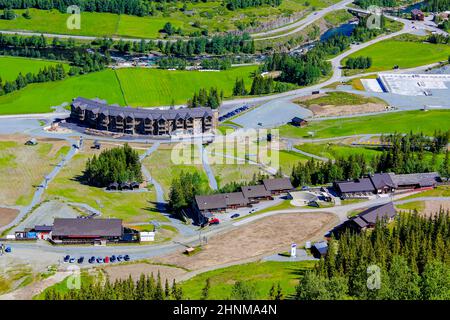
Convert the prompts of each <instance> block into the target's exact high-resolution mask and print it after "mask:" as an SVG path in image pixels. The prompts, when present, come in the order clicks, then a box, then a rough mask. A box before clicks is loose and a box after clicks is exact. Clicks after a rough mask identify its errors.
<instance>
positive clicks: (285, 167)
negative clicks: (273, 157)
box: [279, 150, 310, 175]
mask: <svg viewBox="0 0 450 320" xmlns="http://www.w3.org/2000/svg"><path fill="white" fill-rule="evenodd" d="M309 159H310V158H309V157H307V156H304V155H302V154H300V153H297V152H295V151H286V150H281V151H280V152H279V161H280V168H281V171H282V172H283V173H284V174H287V175H290V174H291V172H292V167H293V166H294V165H297V164H298V163H299V162H306V161H308V160H309Z"/></svg>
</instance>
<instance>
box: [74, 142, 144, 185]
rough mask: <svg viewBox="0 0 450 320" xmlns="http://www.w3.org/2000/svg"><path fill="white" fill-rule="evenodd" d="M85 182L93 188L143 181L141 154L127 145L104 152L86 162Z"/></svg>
mask: <svg viewBox="0 0 450 320" xmlns="http://www.w3.org/2000/svg"><path fill="white" fill-rule="evenodd" d="M83 180H84V181H86V182H87V183H88V184H89V185H91V186H96V187H107V186H108V185H109V184H111V183H113V182H117V183H123V182H138V183H141V182H142V181H143V178H142V172H141V163H140V161H139V154H138V153H137V152H136V151H135V150H133V149H132V148H131V147H130V146H129V145H128V144H127V143H126V144H125V145H124V146H123V147H117V148H112V149H108V150H103V151H102V152H101V153H100V154H99V156H97V155H94V156H93V157H92V158H90V159H88V160H87V162H86V167H85V170H84V172H83Z"/></svg>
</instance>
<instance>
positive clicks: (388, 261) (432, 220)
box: [296, 210, 450, 300]
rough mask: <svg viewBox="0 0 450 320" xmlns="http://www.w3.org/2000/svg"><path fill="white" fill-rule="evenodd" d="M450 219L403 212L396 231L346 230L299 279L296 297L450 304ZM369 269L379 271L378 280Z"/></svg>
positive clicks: (383, 228) (381, 225) (381, 224)
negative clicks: (444, 301) (313, 268)
mask: <svg viewBox="0 0 450 320" xmlns="http://www.w3.org/2000/svg"><path fill="white" fill-rule="evenodd" d="M449 214H450V212H448V211H447V212H444V211H443V210H441V211H440V212H439V213H438V214H436V215H434V216H430V217H423V216H419V215H418V214H415V213H410V214H406V213H403V214H400V216H399V217H398V219H397V221H396V222H394V225H393V226H392V227H390V226H388V225H386V223H384V222H383V221H379V222H378V223H377V225H376V227H375V229H374V230H373V231H365V232H362V233H359V234H357V233H350V231H347V232H346V233H344V234H342V235H341V236H340V238H339V240H331V242H330V243H329V250H328V253H327V255H326V257H325V259H322V260H321V261H320V263H319V266H318V268H317V269H316V270H314V271H313V272H308V273H306V275H305V276H304V277H303V278H302V279H301V280H300V283H299V285H298V286H297V290H296V291H297V293H296V298H297V299H301V300H340V299H349V298H350V299H375V300H381V299H383V300H384V299H389V300H413V299H414V300H415V299H423V300H433V299H438V300H441V299H450V250H449V248H450V215H449ZM369 266H374V267H371V269H368V268H369ZM370 270H375V272H377V270H379V278H378V277H377V275H376V274H375V273H373V271H370ZM378 280H379V281H378ZM369 287H370V288H371V289H369Z"/></svg>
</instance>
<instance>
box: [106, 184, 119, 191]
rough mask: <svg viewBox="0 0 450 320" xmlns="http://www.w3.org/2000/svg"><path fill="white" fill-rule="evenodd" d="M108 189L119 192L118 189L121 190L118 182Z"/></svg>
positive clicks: (110, 185)
mask: <svg viewBox="0 0 450 320" xmlns="http://www.w3.org/2000/svg"><path fill="white" fill-rule="evenodd" d="M107 189H108V190H117V189H119V184H118V183H117V182H113V183H110V184H109V186H108V188H107Z"/></svg>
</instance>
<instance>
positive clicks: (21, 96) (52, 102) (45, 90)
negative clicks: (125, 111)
mask: <svg viewBox="0 0 450 320" xmlns="http://www.w3.org/2000/svg"><path fill="white" fill-rule="evenodd" d="M79 96H81V97H86V98H95V97H99V98H102V99H106V100H107V101H108V103H119V104H121V105H124V104H125V101H124V99H123V96H122V92H121V90H120V85H119V82H118V81H117V78H116V75H115V74H114V71H113V70H104V71H100V72H95V73H90V74H87V75H83V76H77V77H70V78H67V79H65V80H61V81H55V82H46V83H34V84H30V85H28V86H27V87H26V88H24V89H22V90H19V91H15V92H13V93H10V94H7V95H4V96H1V97H0V114H21V113H41V112H42V113H43V112H51V111H52V109H51V107H52V106H58V105H61V104H62V103H64V102H66V103H70V102H71V101H72V99H73V98H76V97H79Z"/></svg>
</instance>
